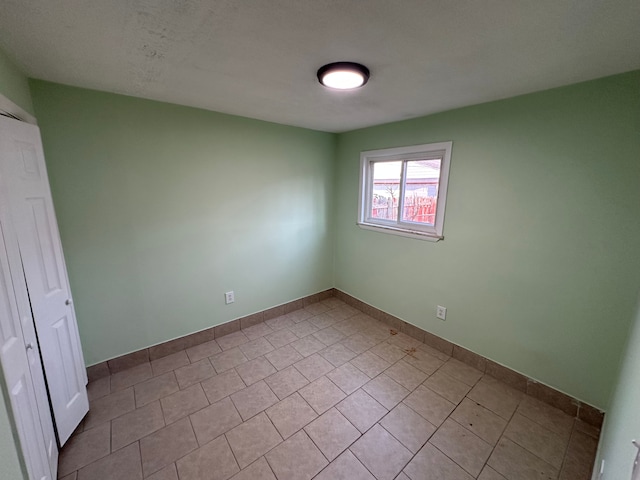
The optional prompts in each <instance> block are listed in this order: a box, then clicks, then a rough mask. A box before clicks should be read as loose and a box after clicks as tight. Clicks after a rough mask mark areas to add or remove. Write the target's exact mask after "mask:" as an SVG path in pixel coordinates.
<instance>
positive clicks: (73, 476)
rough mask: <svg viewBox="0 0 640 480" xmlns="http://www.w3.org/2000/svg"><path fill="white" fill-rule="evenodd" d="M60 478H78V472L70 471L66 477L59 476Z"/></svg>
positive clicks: (76, 479)
mask: <svg viewBox="0 0 640 480" xmlns="http://www.w3.org/2000/svg"><path fill="white" fill-rule="evenodd" d="M58 479H59V480H78V472H77V471H76V472H73V473H70V474H69V475H65V476H64V477H58Z"/></svg>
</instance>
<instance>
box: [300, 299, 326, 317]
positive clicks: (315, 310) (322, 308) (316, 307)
mask: <svg viewBox="0 0 640 480" xmlns="http://www.w3.org/2000/svg"><path fill="white" fill-rule="evenodd" d="M304 309H305V310H306V311H307V312H310V313H312V314H313V315H320V314H321V313H324V312H326V311H327V310H329V307H328V306H327V305H325V304H323V303H320V302H318V303H312V304H311V305H307V306H306V307H304Z"/></svg>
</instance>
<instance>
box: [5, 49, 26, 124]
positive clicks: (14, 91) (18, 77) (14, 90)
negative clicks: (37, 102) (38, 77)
mask: <svg viewBox="0 0 640 480" xmlns="http://www.w3.org/2000/svg"><path fill="white" fill-rule="evenodd" d="M0 94H2V95H4V96H5V97H7V98H8V99H9V100H11V101H12V102H13V103H15V104H16V105H18V106H19V107H20V108H22V109H23V110H26V111H27V112H29V113H30V114H32V115H33V111H34V110H33V103H32V101H31V93H30V92H29V81H28V80H27V77H26V75H24V74H23V73H22V71H20V69H19V68H18V67H17V66H16V64H15V63H14V62H13V61H12V60H11V59H10V58H9V57H8V56H7V54H6V53H5V52H4V51H2V49H0Z"/></svg>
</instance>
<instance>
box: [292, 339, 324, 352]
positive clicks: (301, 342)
mask: <svg viewBox="0 0 640 480" xmlns="http://www.w3.org/2000/svg"><path fill="white" fill-rule="evenodd" d="M290 345H291V346H292V347H293V348H295V349H296V350H297V352H298V353H299V354H300V355H302V356H303V357H308V356H309V355H313V354H314V353H316V352H319V351H320V350H322V349H323V348H325V347H326V345H325V344H324V343H322V342H321V341H320V340H317V339H316V338H314V336H313V335H308V336H306V337H303V338H300V339H298V340H296V341H295V342H292V343H291V344H290Z"/></svg>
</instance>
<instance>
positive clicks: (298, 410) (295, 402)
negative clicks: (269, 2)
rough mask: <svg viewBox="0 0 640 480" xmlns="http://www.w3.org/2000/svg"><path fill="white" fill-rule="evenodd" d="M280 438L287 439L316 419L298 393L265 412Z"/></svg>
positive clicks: (311, 409) (313, 412)
mask: <svg viewBox="0 0 640 480" xmlns="http://www.w3.org/2000/svg"><path fill="white" fill-rule="evenodd" d="M266 413H267V415H268V416H269V418H270V419H271V421H272V422H273V424H274V425H275V427H276V428H277V429H278V432H279V433H280V435H281V436H282V438H284V439H287V438H289V437H290V436H291V435H293V434H294V433H296V432H297V431H299V430H301V429H302V428H303V427H305V426H306V425H308V424H309V423H310V422H312V421H313V420H314V419H316V418H317V417H318V414H317V413H316V412H315V411H314V410H313V408H311V407H310V406H309V404H308V403H307V402H305V401H304V399H303V398H302V397H301V396H300V394H298V393H294V394H293V395H290V396H288V397H287V398H285V399H284V400H282V401H281V402H278V403H276V404H275V405H273V406H272V407H269V408H268V409H267V410H266Z"/></svg>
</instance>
